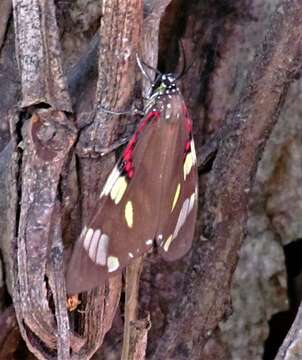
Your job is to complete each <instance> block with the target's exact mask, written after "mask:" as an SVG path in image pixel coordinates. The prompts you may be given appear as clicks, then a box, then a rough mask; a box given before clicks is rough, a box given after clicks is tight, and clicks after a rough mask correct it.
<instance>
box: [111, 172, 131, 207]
mask: <svg viewBox="0 0 302 360" xmlns="http://www.w3.org/2000/svg"><path fill="white" fill-rule="evenodd" d="M126 189H127V180H126V179H125V176H121V177H119V178H118V179H117V180H116V182H115V184H114V185H113V188H112V189H111V192H110V196H111V199H112V200H113V201H114V203H115V204H116V205H117V204H118V203H119V202H120V201H121V199H122V197H123V195H124V193H125V191H126Z"/></svg>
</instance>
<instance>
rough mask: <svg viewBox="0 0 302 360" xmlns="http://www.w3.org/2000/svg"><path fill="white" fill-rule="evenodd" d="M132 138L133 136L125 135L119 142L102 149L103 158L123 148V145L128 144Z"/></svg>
mask: <svg viewBox="0 0 302 360" xmlns="http://www.w3.org/2000/svg"><path fill="white" fill-rule="evenodd" d="M131 136H132V134H131V135H128V134H127V135H125V136H123V137H121V138H119V139H118V140H116V141H115V142H114V143H112V144H111V145H110V146H108V147H107V148H102V149H101V156H105V155H108V154H110V153H111V152H112V151H115V150H116V149H118V148H119V147H121V146H122V145H124V144H126V143H127V142H128V141H129V139H130V137H131Z"/></svg>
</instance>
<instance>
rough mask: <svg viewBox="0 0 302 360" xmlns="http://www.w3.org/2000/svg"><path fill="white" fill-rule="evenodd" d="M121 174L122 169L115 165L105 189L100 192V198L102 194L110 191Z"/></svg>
mask: <svg viewBox="0 0 302 360" xmlns="http://www.w3.org/2000/svg"><path fill="white" fill-rule="evenodd" d="M119 176H120V171H119V169H118V168H117V166H115V167H114V168H113V170H112V171H111V173H110V175H109V177H108V179H107V181H106V183H105V185H104V187H103V190H102V192H101V194H100V198H101V197H102V196H107V195H108V194H109V193H110V190H111V189H112V188H113V185H114V184H115V182H116V180H117V179H118V177H119Z"/></svg>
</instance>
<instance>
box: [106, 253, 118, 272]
mask: <svg viewBox="0 0 302 360" xmlns="http://www.w3.org/2000/svg"><path fill="white" fill-rule="evenodd" d="M119 266H120V262H119V261H118V258H117V257H116V256H108V259H107V268H108V272H113V271H115V270H117V269H118V268H119Z"/></svg>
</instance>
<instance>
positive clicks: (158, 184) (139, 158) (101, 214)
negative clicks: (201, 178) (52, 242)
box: [66, 74, 198, 294]
mask: <svg viewBox="0 0 302 360" xmlns="http://www.w3.org/2000/svg"><path fill="white" fill-rule="evenodd" d="M176 80H177V79H176V76H174V75H173V74H159V75H158V76H157V78H156V80H155V81H154V82H153V84H152V86H151V90H150V93H149V96H148V97H147V101H146V105H145V110H144V116H143V118H142V119H141V121H140V122H139V125H138V127H137V129H136V132H135V133H134V135H133V136H132V138H131V139H130V141H129V142H128V144H127V146H126V147H125V149H124V151H123V152H122V155H121V157H120V159H119V160H118V162H117V164H116V165H115V167H114V168H113V170H112V171H111V173H110V175H109V176H108V179H107V181H106V183H105V186H104V187H103V188H102V189H100V194H99V199H98V203H97V205H96V209H95V211H94V213H93V214H92V217H91V219H90V221H89V222H88V223H87V225H86V226H84V228H83V231H82V233H81V235H80V236H79V238H78V239H77V241H76V244H75V246H74V249H73V253H72V256H71V260H70V262H69V266H68V269H67V274H66V286H67V293H68V294H77V293H80V292H83V291H87V290H90V289H92V288H94V287H97V286H101V285H103V284H104V282H105V281H106V279H108V277H109V276H111V275H113V274H115V273H116V272H118V271H121V270H123V269H124V268H125V267H126V266H127V265H128V264H129V263H130V262H131V261H132V260H133V259H134V258H136V257H138V256H141V255H143V254H144V253H146V252H148V251H149V250H150V249H152V247H156V248H157V250H158V252H159V254H160V255H161V256H162V257H163V258H164V259H165V260H167V261H173V260H176V259H179V258H181V257H182V256H183V255H185V254H186V253H187V252H188V250H189V249H190V247H191V244H192V239H193V235H194V227H195V222H196V213H197V197H198V193H197V191H198V190H197V189H198V186H197V182H198V178H197V164H196V153H195V146H194V140H193V136H192V121H191V119H190V117H189V114H188V110H187V107H186V105H185V102H184V99H183V96H182V94H181V92H180V90H179V88H178V87H177V84H176Z"/></svg>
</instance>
